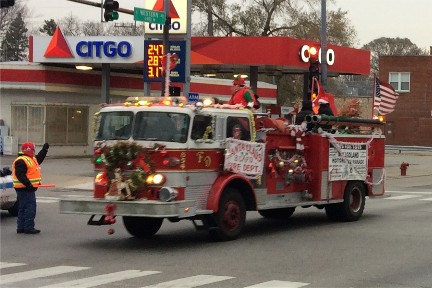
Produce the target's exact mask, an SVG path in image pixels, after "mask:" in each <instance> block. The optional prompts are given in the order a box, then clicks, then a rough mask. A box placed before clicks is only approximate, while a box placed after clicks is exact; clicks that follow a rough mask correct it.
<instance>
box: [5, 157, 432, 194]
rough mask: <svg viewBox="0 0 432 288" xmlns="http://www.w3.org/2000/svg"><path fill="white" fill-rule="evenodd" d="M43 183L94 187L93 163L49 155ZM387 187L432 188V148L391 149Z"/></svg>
mask: <svg viewBox="0 0 432 288" xmlns="http://www.w3.org/2000/svg"><path fill="white" fill-rule="evenodd" d="M14 160H15V157H14V156H9V155H2V156H0V167H1V168H2V167H5V166H6V167H7V166H8V167H11V165H12V162H13V161H14ZM402 162H406V163H409V166H408V169H407V173H406V174H407V175H406V176H401V171H400V165H401V163H402ZM41 167H42V173H43V174H42V175H43V183H46V184H48V183H53V184H55V185H56V187H57V189H76V190H92V189H93V177H94V171H93V164H92V162H91V158H90V157H86V158H54V157H49V156H47V157H46V158H45V161H44V162H43V163H42V165H41ZM385 169H386V190H389V191H391V190H398V189H404V188H415V189H418V190H422V189H423V190H425V191H428V190H430V191H432V152H427V151H422V152H411V151H409V152H406V151H402V152H401V153H399V152H398V151H389V152H387V153H386V155H385Z"/></svg>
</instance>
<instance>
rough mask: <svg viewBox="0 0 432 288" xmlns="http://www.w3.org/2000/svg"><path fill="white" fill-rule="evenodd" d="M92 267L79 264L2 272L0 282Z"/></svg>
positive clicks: (17, 280) (22, 279) (10, 281)
mask: <svg viewBox="0 0 432 288" xmlns="http://www.w3.org/2000/svg"><path fill="white" fill-rule="evenodd" d="M85 269H90V267H77V266H55V267H50V268H44V269H37V270H32V271H27V272H18V273H12V274H2V275H1V279H0V282H1V284H2V285H4V284H8V283H15V282H20V281H25V280H30V279H36V278H41V277H47V276H53V275H58V274H64V273H69V272H76V271H80V270H85Z"/></svg>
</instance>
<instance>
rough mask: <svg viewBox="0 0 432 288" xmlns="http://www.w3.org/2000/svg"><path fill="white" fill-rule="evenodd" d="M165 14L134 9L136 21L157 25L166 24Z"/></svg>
mask: <svg viewBox="0 0 432 288" xmlns="http://www.w3.org/2000/svg"><path fill="white" fill-rule="evenodd" d="M165 18H166V17H165V12H160V11H155V10H148V9H142V8H138V7H135V8H134V20H135V21H143V22H150V23H156V24H162V25H163V24H165Z"/></svg>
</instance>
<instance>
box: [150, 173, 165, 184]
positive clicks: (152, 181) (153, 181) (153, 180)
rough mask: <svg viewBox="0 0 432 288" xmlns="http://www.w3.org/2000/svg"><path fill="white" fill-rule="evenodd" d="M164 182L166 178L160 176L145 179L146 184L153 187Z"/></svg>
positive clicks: (155, 175)
mask: <svg viewBox="0 0 432 288" xmlns="http://www.w3.org/2000/svg"><path fill="white" fill-rule="evenodd" d="M165 181H166V178H165V176H164V175H162V174H152V175H150V176H148V177H147V180H146V182H147V184H154V185H162V184H164V183H165Z"/></svg>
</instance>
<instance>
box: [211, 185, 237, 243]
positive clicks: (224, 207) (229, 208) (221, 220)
mask: <svg viewBox="0 0 432 288" xmlns="http://www.w3.org/2000/svg"><path fill="white" fill-rule="evenodd" d="M214 221H215V224H216V227H214V228H211V229H209V233H210V235H211V236H212V237H213V238H215V239H216V240H220V241H229V240H234V239H236V238H237V237H238V236H239V235H240V233H241V231H242V229H243V227H244V225H245V221H246V206H245V202H244V199H243V197H242V196H241V195H240V193H239V192H238V191H237V190H236V189H234V188H227V189H225V191H224V193H223V195H222V197H221V199H220V202H219V209H218V212H216V213H215V214H214Z"/></svg>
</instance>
